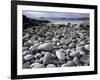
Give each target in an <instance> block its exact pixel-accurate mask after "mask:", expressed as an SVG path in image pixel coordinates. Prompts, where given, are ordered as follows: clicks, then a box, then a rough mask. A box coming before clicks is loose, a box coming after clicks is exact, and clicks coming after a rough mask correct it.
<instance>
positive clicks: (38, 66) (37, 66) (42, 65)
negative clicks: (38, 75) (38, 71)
mask: <svg viewBox="0 0 100 80" xmlns="http://www.w3.org/2000/svg"><path fill="white" fill-rule="evenodd" d="M33 68H45V65H44V64H36V65H35V66H34V67H33Z"/></svg>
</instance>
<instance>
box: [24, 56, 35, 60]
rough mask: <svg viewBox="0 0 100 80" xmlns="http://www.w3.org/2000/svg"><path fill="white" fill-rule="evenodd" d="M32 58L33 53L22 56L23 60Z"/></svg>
mask: <svg viewBox="0 0 100 80" xmlns="http://www.w3.org/2000/svg"><path fill="white" fill-rule="evenodd" d="M32 59H33V55H31V54H28V55H26V56H24V60H25V61H28V60H32Z"/></svg>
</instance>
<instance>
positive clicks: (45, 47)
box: [38, 43, 54, 51]
mask: <svg viewBox="0 0 100 80" xmlns="http://www.w3.org/2000/svg"><path fill="white" fill-rule="evenodd" d="M38 49H39V50H44V51H52V50H53V49H54V45H53V44H52V43H43V44H41V45H40V46H38Z"/></svg>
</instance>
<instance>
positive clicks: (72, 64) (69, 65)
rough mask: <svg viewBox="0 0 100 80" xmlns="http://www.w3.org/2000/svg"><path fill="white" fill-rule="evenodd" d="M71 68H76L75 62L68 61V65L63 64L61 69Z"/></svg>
mask: <svg viewBox="0 0 100 80" xmlns="http://www.w3.org/2000/svg"><path fill="white" fill-rule="evenodd" d="M71 66H75V64H74V62H73V61H67V63H65V64H63V65H62V66H61V67H71Z"/></svg>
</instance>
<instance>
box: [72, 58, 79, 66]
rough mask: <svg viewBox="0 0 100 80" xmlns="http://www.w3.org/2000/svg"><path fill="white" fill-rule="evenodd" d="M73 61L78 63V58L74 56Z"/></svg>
mask: <svg viewBox="0 0 100 80" xmlns="http://www.w3.org/2000/svg"><path fill="white" fill-rule="evenodd" d="M73 62H74V63H75V64H76V65H78V64H79V59H78V58H77V57H74V59H73Z"/></svg>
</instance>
